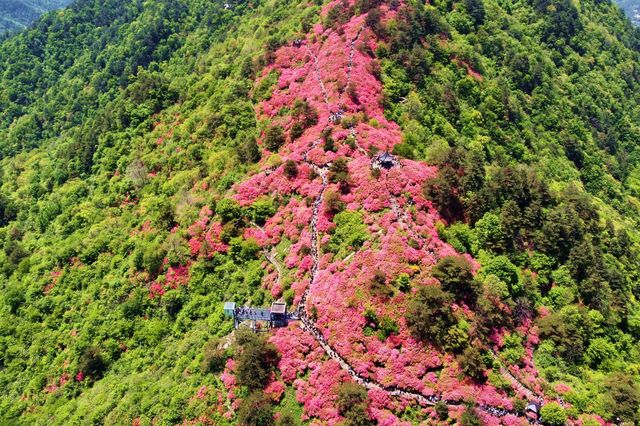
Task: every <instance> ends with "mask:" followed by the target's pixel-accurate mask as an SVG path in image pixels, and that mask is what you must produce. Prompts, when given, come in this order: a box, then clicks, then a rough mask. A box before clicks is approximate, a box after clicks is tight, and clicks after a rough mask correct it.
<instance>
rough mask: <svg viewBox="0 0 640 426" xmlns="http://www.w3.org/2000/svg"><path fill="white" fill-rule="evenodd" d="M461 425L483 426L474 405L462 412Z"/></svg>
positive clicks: (468, 406)
mask: <svg viewBox="0 0 640 426" xmlns="http://www.w3.org/2000/svg"><path fill="white" fill-rule="evenodd" d="M460 424H461V425H462V426H482V422H481V421H480V418H479V417H478V415H477V414H476V410H475V409H474V408H473V406H472V405H467V408H465V410H464V411H463V412H462V416H460Z"/></svg>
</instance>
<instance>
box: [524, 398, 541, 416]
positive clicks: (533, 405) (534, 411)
mask: <svg viewBox="0 0 640 426" xmlns="http://www.w3.org/2000/svg"><path fill="white" fill-rule="evenodd" d="M541 408H542V404H541V403H540V402H538V401H529V403H528V404H527V407H526V408H525V416H526V417H527V418H529V419H531V420H538V419H539V418H540V409H541Z"/></svg>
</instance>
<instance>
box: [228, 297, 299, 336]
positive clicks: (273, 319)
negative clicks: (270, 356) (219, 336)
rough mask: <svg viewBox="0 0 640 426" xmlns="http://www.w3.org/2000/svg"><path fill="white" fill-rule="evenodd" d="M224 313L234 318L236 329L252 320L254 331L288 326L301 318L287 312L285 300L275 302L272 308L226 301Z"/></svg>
mask: <svg viewBox="0 0 640 426" xmlns="http://www.w3.org/2000/svg"><path fill="white" fill-rule="evenodd" d="M224 314H225V315H226V316H227V317H229V318H233V324H234V327H235V328H236V329H237V328H238V327H240V323H242V322H245V321H250V322H251V325H250V326H251V329H252V330H254V331H268V330H270V329H271V328H280V327H286V326H287V325H288V324H289V321H297V320H299V318H298V317H297V315H296V314H294V313H293V312H287V304H286V303H284V302H273V303H272V304H271V308H270V309H265V308H252V307H247V306H241V307H237V306H236V304H235V302H225V303H224Z"/></svg>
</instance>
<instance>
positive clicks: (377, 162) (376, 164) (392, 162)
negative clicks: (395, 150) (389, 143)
mask: <svg viewBox="0 0 640 426" xmlns="http://www.w3.org/2000/svg"><path fill="white" fill-rule="evenodd" d="M399 164H400V163H398V160H397V159H396V158H395V157H394V156H393V155H391V154H389V151H385V152H384V153H382V154H380V155H378V156H376V157H375V158H374V159H373V163H372V164H371V167H373V168H374V169H380V168H382V169H386V170H389V169H391V168H393V167H395V166H398V165H399Z"/></svg>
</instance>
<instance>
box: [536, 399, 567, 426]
mask: <svg viewBox="0 0 640 426" xmlns="http://www.w3.org/2000/svg"><path fill="white" fill-rule="evenodd" d="M540 419H541V420H542V423H543V424H545V425H549V426H562V425H564V424H566V423H567V413H565V411H564V408H562V407H561V406H560V404H558V403H557V402H550V403H549V404H545V405H544V406H543V407H542V408H541V409H540Z"/></svg>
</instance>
